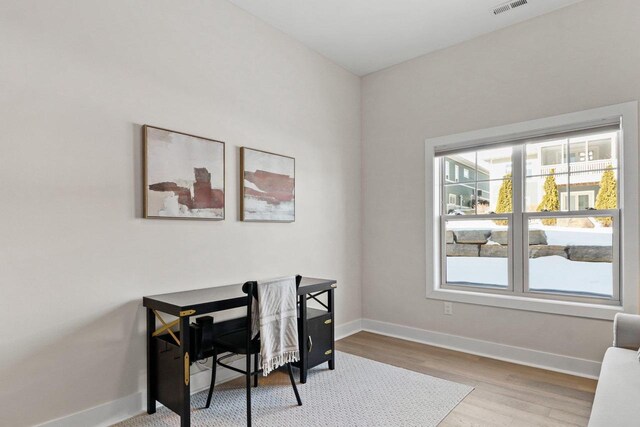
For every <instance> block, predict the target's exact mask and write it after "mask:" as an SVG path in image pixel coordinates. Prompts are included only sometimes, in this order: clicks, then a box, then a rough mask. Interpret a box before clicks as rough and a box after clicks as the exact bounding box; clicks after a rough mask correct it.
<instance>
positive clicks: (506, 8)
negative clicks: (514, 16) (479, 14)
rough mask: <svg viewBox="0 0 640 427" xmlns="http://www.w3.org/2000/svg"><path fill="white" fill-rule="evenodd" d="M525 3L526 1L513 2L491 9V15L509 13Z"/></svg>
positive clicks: (517, 0)
mask: <svg viewBox="0 0 640 427" xmlns="http://www.w3.org/2000/svg"><path fill="white" fill-rule="evenodd" d="M527 3H528V2H527V0H513V1H510V2H507V3H503V4H501V5H498V6H496V7H494V8H493V14H494V15H500V14H501V13H505V12H509V11H510V10H511V9H515V8H516V7H520V6H524V5H525V4H527Z"/></svg>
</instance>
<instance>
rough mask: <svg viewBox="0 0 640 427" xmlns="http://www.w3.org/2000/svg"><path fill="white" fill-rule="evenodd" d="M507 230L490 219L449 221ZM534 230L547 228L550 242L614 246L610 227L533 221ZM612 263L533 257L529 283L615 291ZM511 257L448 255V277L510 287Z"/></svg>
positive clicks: (451, 226) (537, 287)
mask: <svg viewBox="0 0 640 427" xmlns="http://www.w3.org/2000/svg"><path fill="white" fill-rule="evenodd" d="M461 229H463V230H507V227H506V226H500V225H496V224H495V223H494V222H493V221H490V220H476V221H474V220H471V221H466V220H465V221H449V222H448V223H447V230H461ZM531 230H544V232H545V233H546V235H547V243H548V244H549V245H560V246H571V245H576V246H610V247H611V246H613V230H612V228H610V227H600V226H597V227H595V228H577V227H557V226H545V225H542V224H532V225H531ZM612 268H613V267H612V264H611V263H606V262H579V261H570V260H568V259H566V258H563V257H560V256H548V257H541V258H534V259H530V260H529V287H530V289H533V290H554V291H564V292H574V293H575V292H578V293H590V294H598V295H609V296H610V295H611V294H612V289H613V270H612ZM508 274H509V271H508V260H507V258H488V257H447V281H448V282H450V283H452V282H453V283H455V282H462V283H477V284H482V285H491V286H497V287H507V284H508Z"/></svg>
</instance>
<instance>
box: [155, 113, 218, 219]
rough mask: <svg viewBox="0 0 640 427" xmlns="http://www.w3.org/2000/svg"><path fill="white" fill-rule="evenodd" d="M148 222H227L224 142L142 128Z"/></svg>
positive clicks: (167, 130)
mask: <svg viewBox="0 0 640 427" xmlns="http://www.w3.org/2000/svg"><path fill="white" fill-rule="evenodd" d="M142 134H143V147H144V148H143V150H144V154H143V158H144V177H143V183H144V217H145V218H159V219H199V220H213V221H222V220H224V219H225V208H226V206H225V205H226V203H225V199H226V198H225V143H224V142H222V141H218V140H215V139H210V138H205V137H202V136H197V135H191V134H188V133H183V132H177V131H173V130H169V129H163V128H159V127H155V126H149V125H144V126H143V127H142Z"/></svg>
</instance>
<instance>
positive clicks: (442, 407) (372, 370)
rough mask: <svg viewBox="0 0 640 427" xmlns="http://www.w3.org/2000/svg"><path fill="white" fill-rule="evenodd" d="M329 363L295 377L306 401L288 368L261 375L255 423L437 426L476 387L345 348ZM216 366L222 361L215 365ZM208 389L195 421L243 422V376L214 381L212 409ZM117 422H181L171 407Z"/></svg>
mask: <svg viewBox="0 0 640 427" xmlns="http://www.w3.org/2000/svg"><path fill="white" fill-rule="evenodd" d="M326 366H327V365H326V364H324V365H322V366H319V367H316V368H314V369H312V370H310V371H309V375H308V377H307V383H306V384H298V390H299V391H300V396H301V398H302V406H297V404H296V398H295V395H294V394H293V389H292V388H291V383H290V382H289V377H288V376H287V374H286V371H285V372H281V371H276V372H273V373H272V374H270V375H269V376H268V377H267V378H264V377H260V385H259V386H258V388H253V389H252V396H251V398H252V402H253V404H252V408H253V413H252V421H253V425H254V426H278V427H289V426H290V427H300V426H305V427H309V426H322V427H327V426H363V427H364V426H368V427H370V426H436V425H438V423H439V422H440V421H442V420H443V419H444V417H446V416H447V414H448V413H449V412H451V410H452V409H453V408H455V407H456V405H457V404H458V403H460V401H462V399H464V397H465V396H466V395H467V394H469V393H470V392H471V391H472V390H473V388H472V387H469V386H467V385H463V384H458V383H454V382H451V381H446V380H442V379H439V378H434V377H431V376H428V375H424V374H421V373H418V372H414V371H409V370H406V369H402V368H397V367H395V366H391V365H387V364H384V363H379V362H375V361H373V360H369V359H365V358H362V357H358V356H353V355H351V354H348V353H342V352H337V353H336V369H335V370H334V371H330V370H328V369H327V368H326ZM218 369H224V368H221V367H218ZM206 399H207V392H206V391H204V392H200V393H198V394H196V395H193V396H192V397H191V406H192V410H191V425H192V426H193V427H201V426H202V427H204V426H225V427H227V426H243V425H245V421H246V418H245V417H246V415H245V414H246V412H245V411H246V406H245V402H246V401H245V389H244V379H243V378H242V379H237V380H233V381H230V382H228V383H225V384H221V385H218V386H216V388H215V390H214V392H213V400H212V402H211V407H210V408H209V409H199V408H202V407H203V406H204V404H205V402H206ZM117 425H118V426H119V427H168V426H179V425H180V418H179V417H178V416H177V415H176V414H174V413H173V412H172V411H170V410H169V409H167V408H164V407H162V408H158V411H157V412H156V413H155V414H153V415H147V414H144V415H140V416H137V417H135V418H131V419H129V420H127V421H125V422H122V423H120V424H117Z"/></svg>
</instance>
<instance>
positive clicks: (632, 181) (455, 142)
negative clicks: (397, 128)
mask: <svg viewBox="0 0 640 427" xmlns="http://www.w3.org/2000/svg"><path fill="white" fill-rule="evenodd" d="M614 120H620V123H621V131H620V138H619V140H618V145H619V147H618V153H619V162H618V168H619V172H618V173H619V176H620V177H621V178H622V179H621V180H620V186H619V194H620V195H621V197H620V203H619V204H620V206H619V208H620V223H621V230H622V231H621V232H620V233H619V235H618V236H614V252H615V251H616V250H617V251H618V254H617V255H618V259H619V262H620V269H619V275H618V277H617V278H614V288H615V287H616V286H615V285H616V283H615V282H616V279H617V281H618V282H619V284H620V286H619V287H618V289H619V292H620V295H619V300H620V303H619V305H610V304H600V303H589V302H582V301H577V300H575V298H572V300H565V299H562V298H549V297H548V296H542V297H540V298H538V297H535V298H533V297H531V296H520V295H513V294H511V295H510V294H506V293H491V292H478V291H474V290H473V289H471V290H466V289H464V290H463V289H460V288H456V289H447V288H446V286H442V279H441V278H442V266H441V259H442V258H441V256H440V255H441V252H442V251H443V246H442V245H441V243H443V242H442V239H441V238H440V235H441V230H440V212H439V209H440V207H441V200H440V199H441V194H440V189H439V183H440V176H439V174H440V170H441V169H440V167H439V166H438V164H437V159H436V155H435V153H436V149H438V150H445V149H446V150H455V149H465V148H468V149H470V150H473V149H475V148H478V147H481V146H486V145H489V144H496V143H498V144H499V143H501V142H502V143H508V142H509V141H515V140H521V139H526V138H533V137H540V136H543V135H547V134H559V133H562V132H570V131H575V130H579V129H585V128H589V127H594V126H598V125H604V124H608V123H611V122H612V121H614ZM425 165H426V166H427V168H426V170H427V173H426V176H425V191H426V194H425V195H426V202H427V209H426V236H425V237H426V242H427V244H426V260H427V262H426V278H427V283H426V285H427V286H426V287H427V292H426V294H427V295H426V296H427V298H430V299H436V300H445V301H456V302H462V303H469V304H480V305H488V306H494V307H504V308H510V309H519V310H527V311H536V312H543V313H553V314H560V315H568V316H577V317H588V318H596V319H607V320H611V319H613V317H614V316H615V314H616V313H618V312H622V311H624V312H629V313H638V308H639V307H638V306H639V296H640V292H639V289H638V288H639V286H638V283H640V263H639V262H638V259H639V257H640V232H639V230H640V228H639V222H640V221H639V220H640V216H639V213H640V209H639V208H640V205H639V185H638V174H637V171H638V170H639V162H638V103H637V102H628V103H624V104H617V105H611V106H607V107H601V108H595V109H592V110H586V111H580V112H575V113H569V114H563V115H559V116H554V117H547V118H543V119H538V120H531V121H527V122H521V123H515V124H511V125H506V126H499V127H494V128H489V129H482V130H477V131H472V132H466V133H461V134H456V135H449V136H443V137H439V138H432V139H427V140H426V141H425ZM514 166H515V165H514ZM515 185H518V184H517V183H516V182H515V181H514V186H515ZM616 212H617V211H616ZM575 214H578V215H579V212H572V213H571V215H575ZM529 215H530V214H529ZM505 216H509V214H505ZM525 216H526V215H525ZM478 219H480V218H478ZM510 220H512V221H522V220H523V218H514V216H513V215H511V217H510ZM511 238H513V236H511ZM616 243H617V248H616ZM615 255H616V253H614V256H615ZM510 265H512V264H511V263H510ZM512 268H514V269H518V271H524V268H525V266H524V265H522V263H519V264H518V265H513V267H512ZM520 269H523V270H520Z"/></svg>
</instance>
